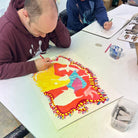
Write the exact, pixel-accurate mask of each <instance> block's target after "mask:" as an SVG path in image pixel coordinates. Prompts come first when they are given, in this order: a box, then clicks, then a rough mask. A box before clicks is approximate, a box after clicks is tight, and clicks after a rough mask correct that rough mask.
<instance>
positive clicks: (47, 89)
mask: <svg viewBox="0 0 138 138" xmlns="http://www.w3.org/2000/svg"><path fill="white" fill-rule="evenodd" d="M33 79H34V81H35V82H36V85H37V86H38V87H40V89H41V91H42V92H43V93H44V95H46V96H48V97H49V105H50V108H51V109H52V110H53V113H54V114H55V115H56V116H57V117H58V118H60V119H65V118H66V117H67V116H71V115H73V112H75V111H78V113H85V112H87V111H88V107H87V104H96V105H99V104H100V103H104V102H105V101H108V100H109V99H108V97H107V96H106V94H105V93H104V91H103V90H102V89H101V88H100V87H99V85H98V81H97V78H96V76H95V75H94V74H93V73H92V72H91V71H90V70H89V69H88V68H85V67H83V66H82V65H81V64H80V63H78V62H74V61H73V60H72V59H70V58H66V57H63V56H58V57H57V58H56V59H54V61H53V64H52V66H50V67H49V68H48V69H47V70H45V71H41V72H38V73H36V74H34V76H33Z"/></svg>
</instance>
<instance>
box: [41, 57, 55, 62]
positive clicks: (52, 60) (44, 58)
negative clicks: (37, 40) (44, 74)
mask: <svg viewBox="0 0 138 138" xmlns="http://www.w3.org/2000/svg"><path fill="white" fill-rule="evenodd" d="M40 57H41V58H42V59H45V58H44V57H43V56H42V55H40ZM47 62H53V60H51V59H50V60H49V61H47Z"/></svg>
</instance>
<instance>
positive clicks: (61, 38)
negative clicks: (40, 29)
mask: <svg viewBox="0 0 138 138" xmlns="http://www.w3.org/2000/svg"><path fill="white" fill-rule="evenodd" d="M48 35H49V39H50V40H51V41H52V42H53V43H54V44H55V45H56V46H57V47H63V48H68V47H69V46H70V44H71V38H70V34H69V31H68V29H67V28H66V27H65V25H64V24H63V23H62V21H61V19H60V18H59V20H58V22H57V26H56V29H55V30H54V31H53V32H52V33H49V34H48Z"/></svg>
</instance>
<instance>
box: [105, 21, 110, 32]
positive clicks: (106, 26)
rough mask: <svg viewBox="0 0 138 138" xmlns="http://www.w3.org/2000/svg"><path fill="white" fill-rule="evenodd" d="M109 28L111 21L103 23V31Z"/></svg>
mask: <svg viewBox="0 0 138 138" xmlns="http://www.w3.org/2000/svg"><path fill="white" fill-rule="evenodd" d="M111 27H112V22H111V21H109V22H105V23H104V29H105V30H109V29H110V28H111Z"/></svg>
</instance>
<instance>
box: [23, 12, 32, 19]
mask: <svg viewBox="0 0 138 138" xmlns="http://www.w3.org/2000/svg"><path fill="white" fill-rule="evenodd" d="M23 16H24V17H25V19H26V20H27V21H29V20H30V18H29V14H28V11H27V10H26V9H23Z"/></svg>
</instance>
